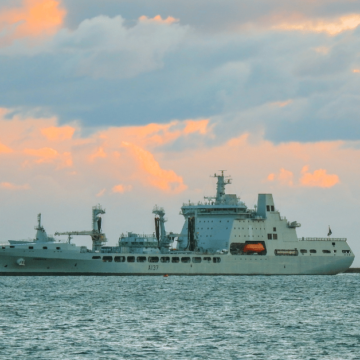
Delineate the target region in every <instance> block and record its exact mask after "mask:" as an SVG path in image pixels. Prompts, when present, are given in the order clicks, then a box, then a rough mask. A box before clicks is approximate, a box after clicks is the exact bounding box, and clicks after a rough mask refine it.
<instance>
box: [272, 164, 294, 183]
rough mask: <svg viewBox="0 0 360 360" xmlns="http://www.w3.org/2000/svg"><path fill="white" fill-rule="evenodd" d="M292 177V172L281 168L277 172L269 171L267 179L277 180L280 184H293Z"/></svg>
mask: <svg viewBox="0 0 360 360" xmlns="http://www.w3.org/2000/svg"><path fill="white" fill-rule="evenodd" d="M293 178H294V174H293V173H292V172H291V171H289V170H285V169H284V168H281V169H280V172H279V174H274V173H271V174H269V175H268V177H267V180H268V181H275V180H277V181H279V183H280V184H282V185H287V186H293V185H294V182H293Z"/></svg>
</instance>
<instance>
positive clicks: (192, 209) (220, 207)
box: [180, 170, 248, 217]
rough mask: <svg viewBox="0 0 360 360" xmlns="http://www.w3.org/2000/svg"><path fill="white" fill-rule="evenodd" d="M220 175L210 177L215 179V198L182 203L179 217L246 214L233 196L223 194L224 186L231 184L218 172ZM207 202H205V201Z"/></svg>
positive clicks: (222, 173)
mask: <svg viewBox="0 0 360 360" xmlns="http://www.w3.org/2000/svg"><path fill="white" fill-rule="evenodd" d="M220 171H221V173H220V175H217V174H214V175H213V176H212V177H214V178H217V184H216V196H206V197H204V200H205V202H198V203H197V204H195V203H191V202H190V201H189V203H184V204H183V206H182V207H181V213H180V214H181V215H184V216H185V217H188V216H193V215H194V214H195V213H196V214H197V215H201V214H204V215H210V214H211V215H231V214H244V213H247V212H248V211H247V207H246V205H245V204H244V203H243V202H242V201H240V198H239V197H237V196H236V195H235V194H225V186H226V185H229V184H231V181H232V180H231V178H230V176H225V175H224V171H225V170H220ZM206 200H207V201H206Z"/></svg>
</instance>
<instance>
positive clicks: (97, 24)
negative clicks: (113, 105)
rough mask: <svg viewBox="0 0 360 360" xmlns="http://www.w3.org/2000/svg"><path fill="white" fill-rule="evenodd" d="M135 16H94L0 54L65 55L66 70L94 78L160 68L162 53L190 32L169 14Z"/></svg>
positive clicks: (18, 43) (17, 45)
mask: <svg viewBox="0 0 360 360" xmlns="http://www.w3.org/2000/svg"><path fill="white" fill-rule="evenodd" d="M160 19H161V18H157V17H155V19H147V20H144V19H139V20H138V22H137V23H136V24H135V26H133V27H130V28H129V27H127V26H126V25H125V20H124V19H123V18H122V17H121V16H115V17H112V18H111V17H107V16H97V17H94V18H92V19H87V20H84V21H83V22H81V23H80V24H79V26H78V28H77V29H75V30H69V29H61V30H59V31H58V32H57V33H56V34H54V36H52V37H51V38H47V39H46V40H44V41H42V42H41V43H39V44H37V45H34V44H33V43H29V42H27V40H26V39H24V40H23V41H21V42H20V41H18V42H17V43H15V44H12V45H9V46H7V47H5V48H3V49H0V54H1V53H2V54H5V55H9V56H11V55H17V56H20V55H21V56H29V55H30V56H36V55H40V54H49V55H51V56H57V57H63V58H64V64H63V66H64V67H65V68H66V70H67V71H68V72H70V73H71V75H72V76H76V77H83V76H87V77H91V78H95V79H99V78H106V79H124V78H132V77H135V76H137V75H139V74H141V73H144V72H149V71H154V70H156V69H160V68H162V67H163V65H164V63H163V58H164V57H165V56H166V54H168V53H170V52H173V51H174V50H175V49H176V48H177V47H178V46H179V45H180V43H181V42H182V41H183V39H184V37H185V36H186V33H187V32H188V27H187V26H181V25H180V24H176V23H175V20H174V21H173V20H172V19H173V18H170V17H169V18H167V19H165V20H162V19H161V20H160Z"/></svg>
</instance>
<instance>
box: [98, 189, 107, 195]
mask: <svg viewBox="0 0 360 360" xmlns="http://www.w3.org/2000/svg"><path fill="white" fill-rule="evenodd" d="M105 192H106V188H104V189H102V190H100V191H99V192H98V193H97V194H96V197H101V196H103V195H104V194H105Z"/></svg>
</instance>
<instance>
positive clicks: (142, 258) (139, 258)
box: [136, 256, 146, 263]
mask: <svg viewBox="0 0 360 360" xmlns="http://www.w3.org/2000/svg"><path fill="white" fill-rule="evenodd" d="M136 261H137V262H142V263H143V262H146V256H138V257H137V259H136Z"/></svg>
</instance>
